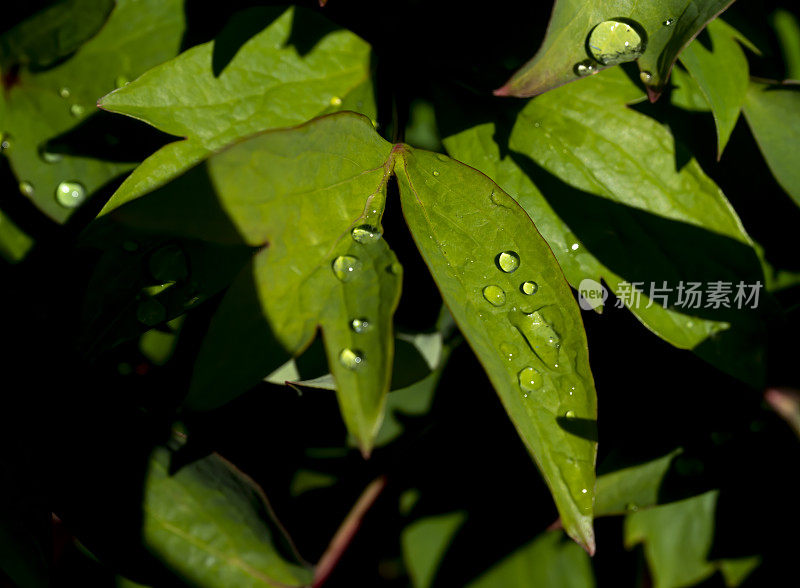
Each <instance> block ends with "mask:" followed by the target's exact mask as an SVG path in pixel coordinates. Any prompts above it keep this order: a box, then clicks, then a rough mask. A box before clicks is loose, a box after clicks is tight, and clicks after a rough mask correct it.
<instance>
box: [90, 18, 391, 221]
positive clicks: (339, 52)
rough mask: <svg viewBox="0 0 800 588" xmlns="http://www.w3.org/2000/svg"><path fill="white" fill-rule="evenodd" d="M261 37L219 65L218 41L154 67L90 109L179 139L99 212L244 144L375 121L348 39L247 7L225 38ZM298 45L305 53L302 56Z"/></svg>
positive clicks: (363, 53)
mask: <svg viewBox="0 0 800 588" xmlns="http://www.w3.org/2000/svg"><path fill="white" fill-rule="evenodd" d="M253 22H257V23H259V22H260V23H263V25H264V27H265V28H264V30H262V31H261V32H259V33H258V34H257V35H255V36H253V37H252V38H251V39H249V40H248V41H247V42H246V43H244V45H242V46H241V48H239V49H238V51H237V52H236V54H235V55H233V56H232V57H231V58H230V60H229V61H227V62H225V61H224V56H225V52H226V51H228V49H227V45H228V44H230V41H229V40H227V37H226V33H225V31H223V33H222V34H221V35H220V36H219V37H218V38H217V39H216V40H214V41H209V42H208V43H205V44H203V45H198V46H196V47H193V48H191V49H189V50H188V51H185V52H184V53H182V54H181V55H179V56H178V57H176V58H175V59H173V60H171V61H168V62H167V63H164V64H163V65H161V66H159V67H155V68H153V69H151V70H150V71H148V72H147V73H146V74H145V75H143V76H142V77H141V78H139V79H138V80H136V81H134V82H131V83H130V84H128V85H126V86H124V87H122V88H119V89H117V90H116V91H114V92H112V93H111V94H108V95H107V96H105V97H103V98H102V100H100V102H99V105H100V107H101V108H103V109H105V110H109V111H111V112H117V113H120V114H126V115H128V116H132V117H134V118H137V119H140V120H143V121H145V122H147V123H148V124H151V125H153V126H154V127H156V128H158V129H159V130H161V131H164V132H166V133H170V134H172V135H176V136H179V137H184V138H185V139H184V140H183V141H177V142H174V143H170V144H168V145H166V146H164V147H162V148H161V149H160V150H159V151H157V152H156V153H154V154H153V155H152V156H150V157H149V158H148V159H147V160H145V161H144V162H143V163H142V165H141V166H140V167H139V168H137V169H136V170H135V171H134V172H133V174H131V176H130V177H128V178H127V179H126V181H125V183H124V184H123V185H122V186H121V187H120V189H119V190H118V191H117V192H116V194H115V195H114V197H113V198H112V200H111V201H110V202H109V203H108V205H107V206H106V208H105V209H104V212H108V211H109V210H112V209H114V208H116V207H117V206H120V205H121V204H123V203H124V202H127V201H129V200H132V199H134V198H137V197H138V196H140V195H142V194H144V193H146V192H149V191H150V190H152V189H153V188H155V187H158V186H160V185H163V184H164V183H166V182H167V181H169V180H170V179H172V178H174V177H176V176H178V175H180V174H181V173H183V172H184V171H186V170H187V169H189V168H191V167H192V166H193V165H196V164H197V163H198V162H199V161H201V160H203V159H204V158H206V157H208V156H209V154H211V153H212V152H213V151H215V150H218V149H220V148H221V147H223V146H225V145H229V144H231V143H233V142H234V141H236V140H239V139H241V138H243V137H246V136H248V135H252V134H254V133H256V132H259V131H264V130H267V129H273V128H280V127H287V126H291V125H296V124H300V123H303V122H306V121H307V120H309V119H311V118H313V117H315V116H318V115H320V114H324V113H326V112H332V111H334V110H340V109H346V110H357V111H359V112H363V113H365V114H367V115H368V116H371V117H374V116H375V106H374V98H373V97H372V86H371V82H370V47H369V45H368V44H367V43H366V42H364V41H363V40H362V39H360V38H359V37H358V36H356V35H354V34H353V33H351V32H350V31H347V30H344V29H338V28H335V27H334V26H333V25H331V24H329V23H328V22H327V20H326V19H324V17H322V16H319V15H316V14H314V13H311V12H309V11H307V10H305V9H302V8H289V9H285V8H275V7H271V8H256V9H251V10H249V11H245V12H242V13H240V14H238V15H237V16H236V17H235V19H234V21H233V22H232V23H229V25H228V28H227V30H229V31H232V32H231V33H230V34H231V35H232V34H234V32H236V31H238V29H239V28H240V27H241V28H245V29H249V28H251V27H252V23H253ZM306 46H307V47H306Z"/></svg>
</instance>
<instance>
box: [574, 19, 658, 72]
mask: <svg viewBox="0 0 800 588" xmlns="http://www.w3.org/2000/svg"><path fill="white" fill-rule="evenodd" d="M634 27H636V28H634ZM587 45H588V48H589V51H590V52H591V54H592V56H593V57H594V58H595V59H596V60H597V61H599V62H600V63H602V64H603V65H619V64H620V63H627V62H628V61H635V60H636V59H638V58H639V57H640V56H641V55H642V53H644V50H645V45H646V41H645V33H644V30H642V29H641V28H640V27H638V26H636V25H634V24H633V23H632V22H631V21H628V22H622V21H619V20H606V21H603V22H601V23H600V24H598V25H597V26H596V27H594V28H593V29H592V32H591V33H589V38H588V40H587Z"/></svg>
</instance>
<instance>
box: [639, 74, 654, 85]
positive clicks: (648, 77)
mask: <svg viewBox="0 0 800 588" xmlns="http://www.w3.org/2000/svg"><path fill="white" fill-rule="evenodd" d="M639 79H640V80H642V83H645V84H649V83H650V82H651V81H652V80H653V74H651V73H650V72H649V71H643V72H640V73H639Z"/></svg>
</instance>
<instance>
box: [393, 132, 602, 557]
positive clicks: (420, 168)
mask: <svg viewBox="0 0 800 588" xmlns="http://www.w3.org/2000/svg"><path fill="white" fill-rule="evenodd" d="M395 170H396V173H397V177H398V180H399V183H400V199H401V204H402V208H403V214H404V215H405V218H406V222H407V223H408V226H409V228H410V229H411V233H412V235H413V237H414V241H415V242H416V244H417V247H418V248H419V250H420V253H421V254H422V257H423V259H424V260H425V262H426V264H427V265H428V267H429V269H430V271H431V274H432V275H433V278H434V280H435V281H436V284H437V286H438V287H439V290H440V291H441V293H442V297H443V298H444V301H445V303H446V304H447V306H448V307H449V309H450V312H451V313H452V315H453V317H454V318H455V321H456V323H457V324H458V325H459V327H460V329H461V331H462V333H463V334H464V336H465V337H466V339H467V341H469V343H470V345H471V346H472V348H473V350H474V351H475V353H476V355H477V356H478V359H479V360H480V361H481V363H482V364H483V367H484V369H485V370H486V372H487V374H488V375H489V378H490V380H491V381H492V384H493V385H494V387H495V390H496V391H497V393H498V395H499V396H500V399H501V401H502V403H503V405H504V406H505V409H506V411H507V412H508V415H509V417H510V418H511V420H512V421H513V422H514V424H515V426H516V427H517V430H518V432H519V434H520V436H521V437H522V440H523V441H524V442H525V445H526V446H527V447H528V449H529V451H530V452H531V454H532V455H533V457H534V459H535V460H536V463H537V464H538V466H539V469H540V470H541V472H542V474H543V475H544V478H545V480H546V481H547V483H548V485H549V486H550V489H551V492H552V494H553V497H554V499H555V502H556V505H557V507H558V510H559V512H560V513H561V517H562V520H563V521H564V526H565V528H566V529H567V532H568V533H569V534H570V535H571V536H572V537H573V538H574V539H575V540H576V541H578V542H579V543H580V544H581V545H583V546H584V547H585V548H586V549H587V550H588V551H590V552H593V551H594V534H593V530H592V503H593V495H594V462H595V456H596V438H595V432H594V426H595V419H596V417H597V414H596V399H595V390H594V382H593V380H592V376H591V372H590V369H589V363H588V352H587V348H586V339H585V334H584V331H583V324H582V322H581V319H580V315H579V312H578V309H577V307H576V305H575V301H574V299H573V297H572V294H571V292H570V289H569V287H568V285H567V283H566V282H565V280H564V276H563V274H562V273H561V269H560V268H559V267H558V264H557V262H556V260H555V258H554V257H553V254H552V252H551V251H550V249H549V247H548V246H547V243H546V242H545V241H544V240H543V239H542V237H541V235H539V233H538V232H537V231H536V227H534V225H533V223H532V222H531V220H530V218H528V216H527V215H526V214H525V213H524V212H523V210H522V209H521V208H520V207H519V205H517V203H516V202H515V201H514V200H513V199H512V198H511V197H509V196H508V195H507V194H506V193H504V192H503V191H502V190H501V189H500V188H499V187H498V186H497V185H496V184H495V183H494V182H492V181H491V180H490V179H489V178H487V177H486V176H484V175H483V174H481V173H478V172H476V171H475V170H474V169H471V168H469V167H467V166H465V165H463V164H461V163H459V162H457V161H454V160H452V159H449V158H448V157H445V156H443V155H436V154H433V153H430V152H426V151H416V150H413V149H411V148H408V147H405V148H403V149H401V150H400V151H398V155H397V161H396V163H395Z"/></svg>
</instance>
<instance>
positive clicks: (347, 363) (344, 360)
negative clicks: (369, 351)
mask: <svg viewBox="0 0 800 588" xmlns="http://www.w3.org/2000/svg"><path fill="white" fill-rule="evenodd" d="M339 363H341V364H342V365H343V366H344V367H346V368H347V369H348V370H357V369H359V368H360V367H361V366H362V365H364V353H363V352H361V351H359V350H358V349H349V348H344V349H342V351H341V352H340V353H339Z"/></svg>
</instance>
